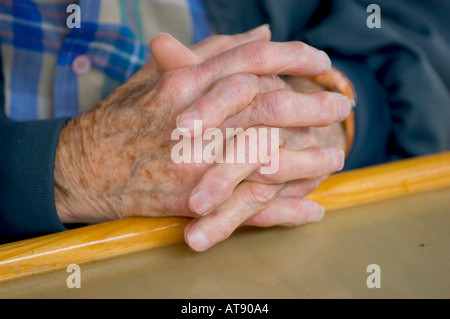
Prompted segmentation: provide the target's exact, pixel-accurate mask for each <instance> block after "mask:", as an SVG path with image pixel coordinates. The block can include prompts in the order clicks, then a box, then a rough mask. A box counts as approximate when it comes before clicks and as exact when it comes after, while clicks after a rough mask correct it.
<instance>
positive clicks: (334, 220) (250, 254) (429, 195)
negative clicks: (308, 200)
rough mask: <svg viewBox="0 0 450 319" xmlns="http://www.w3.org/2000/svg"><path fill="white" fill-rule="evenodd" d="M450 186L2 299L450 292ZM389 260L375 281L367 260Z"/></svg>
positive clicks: (49, 276)
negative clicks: (377, 285) (372, 282)
mask: <svg viewBox="0 0 450 319" xmlns="http://www.w3.org/2000/svg"><path fill="white" fill-rule="evenodd" d="M449 229H450V188H445V189H441V190H438V191H432V192H426V193H421V194H416V195H410V196H405V197H401V198H396V199H392V200H386V201H381V202H377V203H372V204H365V205H360V206H358V207H353V208H348V209H342V210H338V211H334V212H330V213H329V214H326V215H325V218H324V219H323V221H322V222H320V223H314V224H308V225H304V226H301V227H297V228H281V227H274V228H268V229H247V230H241V231H240V232H238V233H235V234H234V235H232V236H231V238H229V239H228V240H226V241H225V242H223V243H221V244H219V245H217V246H215V247H213V248H212V249H210V250H209V251H207V252H203V253H195V252H193V251H191V250H190V249H189V248H188V247H187V246H186V245H185V244H177V245H173V246H169V247H163V248H156V249H151V250H146V251H141V252H137V253H132V254H129V255H125V256H120V257H114V258H110V259H105V260H101V261H97V262H92V263H87V264H81V265H80V267H81V268H80V270H81V277H80V279H81V287H80V288H72V289H70V288H68V287H67V284H66V280H67V277H68V276H69V275H70V273H68V272H66V270H65V269H64V270H57V271H53V272H50V273H46V274H41V275H36V276H31V277H27V278H22V279H17V280H12V281H8V282H5V283H2V284H0V297H1V298H295V299H297V298H450V236H449V234H450V232H449ZM371 264H376V265H378V266H379V267H380V272H379V274H380V276H379V282H380V284H381V286H380V288H368V286H367V278H368V277H369V276H370V275H371V272H368V271H367V267H368V266H369V265H371Z"/></svg>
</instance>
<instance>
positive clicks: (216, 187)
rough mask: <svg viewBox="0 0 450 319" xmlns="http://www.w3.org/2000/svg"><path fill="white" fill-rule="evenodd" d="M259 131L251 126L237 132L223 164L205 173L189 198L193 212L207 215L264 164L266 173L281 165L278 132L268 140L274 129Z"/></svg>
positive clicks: (227, 148) (226, 152)
mask: <svg viewBox="0 0 450 319" xmlns="http://www.w3.org/2000/svg"><path fill="white" fill-rule="evenodd" d="M264 129H265V130H264ZM259 130H261V132H259V131H258V130H256V129H255V128H249V129H247V130H246V131H242V132H241V133H239V134H238V135H236V136H235V137H234V138H233V139H232V142H230V143H229V144H228V145H227V147H226V150H225V155H224V156H223V161H222V163H218V164H216V165H214V166H213V167H211V168H210V169H209V170H207V171H206V172H205V174H204V175H203V176H202V178H201V180H200V182H199V183H198V184H197V185H196V186H195V187H194V188H193V190H192V193H191V196H190V199H189V207H190V208H191V210H192V211H193V212H195V213H197V214H199V215H206V214H208V213H209V212H211V211H213V210H214V209H216V208H217V207H219V206H220V205H221V204H222V203H224V202H225V201H227V200H228V199H229V198H230V197H231V195H232V194H233V191H234V189H235V188H236V186H237V185H238V184H239V183H240V182H242V181H243V180H244V179H245V178H246V177H247V176H249V175H250V174H252V172H253V171H255V170H256V169H258V168H260V167H261V165H263V164H267V165H266V166H265V167H264V168H265V169H264V170H263V172H265V171H267V172H272V170H274V169H277V168H278V167H277V166H278V159H277V158H276V157H277V153H278V152H277V150H278V146H279V142H278V140H277V135H276V134H272V133H270V139H267V132H268V130H269V131H270V129H267V128H259ZM264 135H265V136H266V139H264ZM269 160H270V161H269ZM216 162H217V157H216ZM272 162H274V164H273V163H272Z"/></svg>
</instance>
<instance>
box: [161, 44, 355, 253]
mask: <svg viewBox="0 0 450 319" xmlns="http://www.w3.org/2000/svg"><path fill="white" fill-rule="evenodd" d="M156 41H157V42H158V44H160V45H159V46H158V47H156V45H155V49H154V50H153V52H154V54H155V59H156V60H157V61H158V62H159V63H160V64H161V65H162V66H163V68H164V69H165V70H170V69H173V68H177V67H179V66H184V65H188V64H190V63H192V64H194V63H200V62H202V61H204V58H205V56H210V55H211V54H212V52H214V54H217V53H220V52H217V48H223V47H227V45H228V46H230V45H232V44H233V41H236V39H234V38H233V37H229V36H216V37H215V38H214V40H212V39H210V40H209V41H208V42H207V43H201V44H199V45H198V46H200V47H198V46H196V47H194V51H197V52H198V51H200V52H201V53H202V54H195V52H192V51H190V50H189V49H187V48H185V47H184V46H183V45H182V44H181V43H179V42H177V41H176V40H174V39H171V38H164V39H163V38H161V39H157V40H156ZM156 41H155V42H156ZM212 42H214V45H211V44H212ZM206 44H208V45H206ZM234 44H236V43H234ZM203 47H205V48H203ZM212 49H216V50H212ZM173 52H177V54H176V56H175V57H173V58H168V56H171V55H172V56H173ZM171 53H172V54H171ZM256 78H257V77H256V76H254V75H251V74H242V73H240V74H233V75H231V76H229V77H227V78H225V79H222V81H223V82H220V81H219V82H217V83H216V84H215V85H213V86H212V87H211V88H210V90H209V92H207V93H206V94H205V95H203V96H202V97H200V98H199V99H197V100H196V102H194V103H193V104H192V105H191V106H190V107H188V108H187V109H186V110H185V111H183V112H182V114H180V116H179V117H178V125H180V123H179V122H180V121H183V122H184V123H186V124H187V125H185V126H187V127H189V126H190V124H191V123H192V121H194V120H200V119H201V120H203V119H205V121H204V123H206V125H205V126H204V127H203V129H204V130H206V129H208V128H210V127H213V126H219V127H220V129H221V130H222V131H223V135H225V130H226V129H227V128H230V127H242V126H243V127H244V128H247V127H249V126H251V125H256V124H262V123H264V124H268V123H269V124H270V125H272V126H281V127H284V128H282V129H281V131H280V133H281V136H280V144H281V146H282V148H281V149H280V150H279V154H278V155H279V162H280V163H279V169H278V170H276V171H275V172H274V173H271V174H267V173H265V174H261V171H260V170H257V168H258V167H259V166H260V165H261V163H254V162H253V163H247V164H244V165H243V164H240V163H233V162H230V161H226V160H225V164H219V165H216V166H214V167H213V168H211V169H209V170H208V171H207V172H206V173H205V174H204V175H203V178H202V179H201V181H200V183H199V184H198V185H196V187H194V191H193V192H192V194H191V198H190V206H191V209H192V210H193V211H195V212H197V213H198V214H199V215H200V216H203V217H201V218H199V219H198V220H195V221H193V222H192V223H191V224H190V225H188V227H186V241H187V242H188V244H189V245H190V246H191V247H192V248H193V249H195V250H199V251H202V250H205V249H207V248H209V247H211V246H212V245H214V244H215V243H217V242H219V241H221V240H223V239H225V238H227V237H228V236H229V235H230V234H231V233H232V232H233V231H234V230H235V229H236V228H237V227H238V226H240V225H252V226H260V227H261V226H262V227H267V226H273V225H286V226H294V225H300V224H304V223H307V222H311V221H319V220H321V218H322V217H323V213H324V211H323V208H322V207H320V206H319V205H318V204H317V203H315V202H312V201H309V200H305V199H303V197H304V196H305V195H307V194H308V193H309V192H311V191H312V190H314V189H315V188H317V186H319V184H320V183H321V182H322V181H323V180H324V179H326V178H327V177H328V174H331V173H333V172H335V171H337V170H340V169H342V166H343V164H344V157H345V156H344V152H343V151H342V150H344V149H345V148H346V139H345V133H344V129H343V126H342V124H341V123H340V122H334V123H332V124H330V125H327V124H328V123H329V122H330V121H329V120H323V123H322V122H320V120H319V121H317V120H316V122H315V124H317V125H320V126H321V127H310V126H309V123H308V122H307V121H308V119H307V118H308V116H309V117H311V116H314V115H315V116H317V113H319V114H320V115H322V116H327V115H328V116H331V117H333V115H330V114H323V112H324V111H328V112H329V111H330V110H329V109H327V110H323V109H321V108H318V109H316V110H314V109H308V108H306V107H307V103H308V100H307V98H304V99H303V101H301V102H302V103H303V105H302V103H300V104H299V105H297V107H299V108H306V109H303V110H299V111H303V112H304V114H302V115H303V119H302V120H303V121H304V122H301V121H299V120H298V119H297V120H295V119H294V120H293V119H287V117H289V116H290V115H295V114H296V112H295V111H296V110H294V109H293V107H295V106H294V105H292V103H295V100H294V99H293V98H292V93H293V91H295V92H300V93H305V94H312V93H315V92H323V91H324V89H325V88H324V87H322V86H320V85H318V84H316V83H314V82H312V81H311V80H309V78H307V77H287V78H284V81H285V82H284V81H282V80H281V79H280V78H279V77H277V76H259V77H258V79H256ZM255 79H256V80H258V81H259V83H258V84H256V86H257V87H255V84H254V82H253V81H255ZM268 92H270V94H271V95H272V96H273V97H271V98H272V100H270V102H267V103H268V105H267V104H266V105H261V101H263V102H262V103H265V102H264V100H265V99H266V97H265V96H264V94H263V93H268ZM252 93H253V95H252ZM338 98H341V99H342V102H343V104H344V106H343V107H344V109H345V110H344V114H343V115H342V117H341V119H343V118H345V117H346V115H348V113H347V112H348V109H347V106H348V103H349V102H348V100H347V98H345V97H342V96H338ZM273 99H276V100H273ZM286 103H290V106H291V109H286V110H282V108H283V107H286ZM324 103H327V102H325V101H324ZM305 104H306V105H305ZM315 106H316V105H315ZM230 107H231V109H230ZM264 107H267V108H268V109H265V108H264ZM277 108H280V110H277ZM285 111H287V113H283V112H285ZM190 112H195V115H191V114H192V113H191V114H190V115H189V117H190V119H188V120H185V119H183V116H184V114H189V113H190ZM272 112H275V113H277V112H279V113H280V115H282V116H286V119H283V118H278V119H275V118H274V117H273V115H274V114H273V113H272ZM255 116H256V117H255ZM338 117H339V116H338ZM180 118H181V119H182V120H180ZM189 121H191V123H189ZM212 123H213V124H212ZM208 124H209V125H208ZM297 125H299V126H297ZM180 126H181V127H183V125H180ZM290 126H293V127H290ZM185 129H186V128H183V130H185ZM190 133H191V135H194V131H193V130H192V126H191V131H190ZM197 134H198V132H197ZM330 146H331V147H330ZM248 175H250V176H248ZM243 179H245V181H244V182H242V180H243ZM205 203H206V204H205Z"/></svg>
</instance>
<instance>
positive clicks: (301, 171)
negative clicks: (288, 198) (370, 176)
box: [246, 147, 345, 184]
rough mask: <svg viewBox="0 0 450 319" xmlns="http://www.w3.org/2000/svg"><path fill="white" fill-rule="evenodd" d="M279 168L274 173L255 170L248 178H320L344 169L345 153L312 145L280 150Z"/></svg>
mask: <svg viewBox="0 0 450 319" xmlns="http://www.w3.org/2000/svg"><path fill="white" fill-rule="evenodd" d="M278 156H279V163H280V164H279V168H278V170H276V172H275V173H273V174H261V172H260V171H259V170H256V171H254V172H253V173H252V174H251V175H249V176H248V177H247V178H246V179H247V180H249V181H253V182H260V183H269V184H279V183H285V182H288V181H294V180H298V179H311V178H318V177H320V176H324V175H330V174H333V173H335V172H337V171H340V170H342V168H343V167H344V162H345V153H344V151H342V150H339V149H336V148H332V147H330V148H319V147H310V148H308V149H305V150H302V151H291V150H288V149H285V148H280V150H279V155H278Z"/></svg>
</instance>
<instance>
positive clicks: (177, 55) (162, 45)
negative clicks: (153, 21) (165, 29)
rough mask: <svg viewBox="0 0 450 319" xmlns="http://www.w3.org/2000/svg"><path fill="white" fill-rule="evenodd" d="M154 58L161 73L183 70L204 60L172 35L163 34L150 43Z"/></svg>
mask: <svg viewBox="0 0 450 319" xmlns="http://www.w3.org/2000/svg"><path fill="white" fill-rule="evenodd" d="M150 49H151V51H152V55H153V58H154V59H155V61H156V63H157V64H158V66H159V68H160V70H161V71H168V70H172V69H177V68H182V67H186V66H189V65H194V64H198V63H201V62H202V59H201V58H200V57H199V56H198V55H197V54H195V53H194V52H192V51H191V50H190V49H189V48H187V47H186V46H184V45H183V44H182V43H181V42H180V41H178V40H177V39H175V38H174V37H172V36H171V35H170V34H167V33H161V34H159V35H157V36H156V37H155V38H154V39H153V40H152V41H151V42H150Z"/></svg>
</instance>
